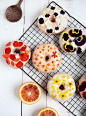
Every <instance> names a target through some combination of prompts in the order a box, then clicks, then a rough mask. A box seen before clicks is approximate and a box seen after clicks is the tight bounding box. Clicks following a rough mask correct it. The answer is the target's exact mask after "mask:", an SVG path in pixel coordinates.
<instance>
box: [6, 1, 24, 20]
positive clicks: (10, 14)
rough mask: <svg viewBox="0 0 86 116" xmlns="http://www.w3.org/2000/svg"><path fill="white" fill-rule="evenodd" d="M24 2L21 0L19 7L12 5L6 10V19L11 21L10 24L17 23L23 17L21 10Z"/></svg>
mask: <svg viewBox="0 0 86 116" xmlns="http://www.w3.org/2000/svg"><path fill="white" fill-rule="evenodd" d="M22 1H23V0H20V1H19V3H18V4H17V5H12V6H9V7H8V8H7V10H6V13H5V15H6V18H7V19H8V20H9V21H10V22H17V21H19V20H20V19H21V17H22V10H21V8H20V5H21V3H22Z"/></svg>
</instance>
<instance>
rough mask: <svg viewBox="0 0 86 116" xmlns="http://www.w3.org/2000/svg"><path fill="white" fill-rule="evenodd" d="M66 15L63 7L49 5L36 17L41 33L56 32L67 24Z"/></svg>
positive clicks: (60, 30)
mask: <svg viewBox="0 0 86 116" xmlns="http://www.w3.org/2000/svg"><path fill="white" fill-rule="evenodd" d="M67 22H68V20H67V16H66V13H65V11H64V10H63V9H61V8H59V7H54V6H51V7H50V8H46V9H44V10H43V11H42V13H41V14H40V15H39V17H38V27H39V29H40V30H41V31H42V32H43V33H47V34H58V33H60V32H62V31H63V30H64V29H65V28H66V26H67Z"/></svg>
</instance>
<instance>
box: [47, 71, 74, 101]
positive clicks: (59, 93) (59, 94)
mask: <svg viewBox="0 0 86 116" xmlns="http://www.w3.org/2000/svg"><path fill="white" fill-rule="evenodd" d="M47 90H48V93H49V95H50V96H52V98H53V99H55V100H57V101H59V102H64V101H67V100H69V99H70V98H71V97H72V96H73V95H74V93H75V90H76V87H75V82H74V80H73V78H72V77H70V76H69V75H68V74H66V73H64V72H60V73H57V74H55V75H54V76H53V77H51V78H50V79H49V81H48V84H47Z"/></svg>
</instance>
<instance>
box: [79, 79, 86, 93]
mask: <svg viewBox="0 0 86 116" xmlns="http://www.w3.org/2000/svg"><path fill="white" fill-rule="evenodd" d="M85 88H86V81H84V82H82V84H81V85H79V88H78V89H79V91H84V90H85Z"/></svg>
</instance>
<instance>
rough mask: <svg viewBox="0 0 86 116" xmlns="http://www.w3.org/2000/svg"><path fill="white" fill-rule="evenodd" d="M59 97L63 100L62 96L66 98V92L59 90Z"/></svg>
mask: <svg viewBox="0 0 86 116" xmlns="http://www.w3.org/2000/svg"><path fill="white" fill-rule="evenodd" d="M59 97H61V98H62V100H64V98H67V95H66V92H64V93H62V92H61V93H60V95H59Z"/></svg>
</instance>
